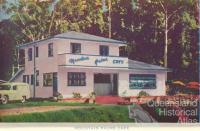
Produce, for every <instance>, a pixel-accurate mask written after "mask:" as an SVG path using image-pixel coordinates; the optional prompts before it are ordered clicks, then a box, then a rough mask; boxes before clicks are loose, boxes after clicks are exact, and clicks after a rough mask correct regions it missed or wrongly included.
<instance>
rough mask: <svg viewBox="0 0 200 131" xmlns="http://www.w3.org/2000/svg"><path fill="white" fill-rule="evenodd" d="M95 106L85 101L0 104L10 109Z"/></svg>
mask: <svg viewBox="0 0 200 131" xmlns="http://www.w3.org/2000/svg"><path fill="white" fill-rule="evenodd" d="M91 105H92V106H96V104H87V103H71V102H53V101H27V102H25V103H21V102H19V101H18V102H12V103H8V104H5V105H3V104H0V109H10V108H17V107H33V106H91Z"/></svg>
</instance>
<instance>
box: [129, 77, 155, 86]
mask: <svg viewBox="0 0 200 131" xmlns="http://www.w3.org/2000/svg"><path fill="white" fill-rule="evenodd" d="M129 88H130V89H155V88H156V75H152V74H130V75H129Z"/></svg>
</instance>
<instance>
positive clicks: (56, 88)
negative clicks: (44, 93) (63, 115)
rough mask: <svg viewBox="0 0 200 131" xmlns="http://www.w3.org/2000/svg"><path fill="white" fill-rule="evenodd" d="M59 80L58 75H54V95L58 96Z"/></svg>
mask: <svg viewBox="0 0 200 131" xmlns="http://www.w3.org/2000/svg"><path fill="white" fill-rule="evenodd" d="M57 81H58V78H57V73H56V72H54V73H53V95H56V93H57V92H58V82H57Z"/></svg>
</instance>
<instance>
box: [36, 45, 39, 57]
mask: <svg viewBox="0 0 200 131" xmlns="http://www.w3.org/2000/svg"><path fill="white" fill-rule="evenodd" d="M35 57H36V58H38V57H39V47H38V46H36V47H35Z"/></svg>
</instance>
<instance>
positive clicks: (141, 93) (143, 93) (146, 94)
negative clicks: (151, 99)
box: [138, 91, 150, 97]
mask: <svg viewBox="0 0 200 131" xmlns="http://www.w3.org/2000/svg"><path fill="white" fill-rule="evenodd" d="M142 96H150V95H149V94H148V93H147V92H146V91H140V92H139V93H138V97H142Z"/></svg>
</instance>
